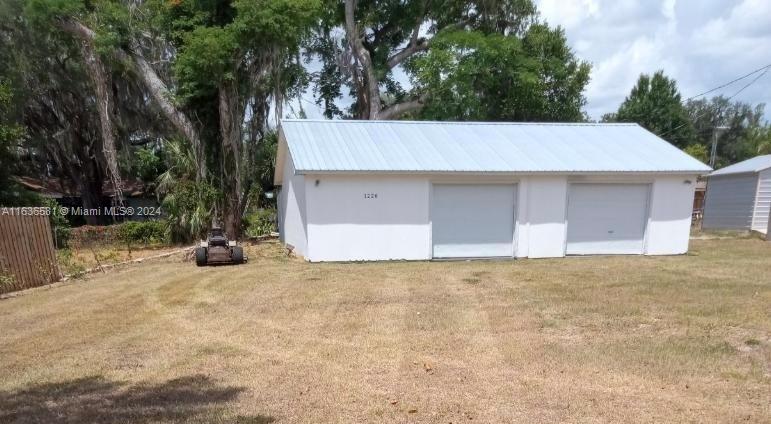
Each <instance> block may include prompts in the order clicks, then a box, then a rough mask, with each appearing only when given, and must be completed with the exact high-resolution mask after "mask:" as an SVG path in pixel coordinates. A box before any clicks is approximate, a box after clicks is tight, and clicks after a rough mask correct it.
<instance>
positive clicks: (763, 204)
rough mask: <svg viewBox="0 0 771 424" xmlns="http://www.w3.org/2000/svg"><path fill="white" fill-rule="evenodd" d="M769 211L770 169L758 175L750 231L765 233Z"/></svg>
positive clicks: (770, 194)
mask: <svg viewBox="0 0 771 424" xmlns="http://www.w3.org/2000/svg"><path fill="white" fill-rule="evenodd" d="M770 209H771V168H769V169H766V170H764V171H761V172H760V173H759V174H758V191H757V194H756V195H755V211H754V213H753V217H752V229H753V230H755V231H760V232H762V233H765V232H766V230H767V228H768V213H769V210H770Z"/></svg>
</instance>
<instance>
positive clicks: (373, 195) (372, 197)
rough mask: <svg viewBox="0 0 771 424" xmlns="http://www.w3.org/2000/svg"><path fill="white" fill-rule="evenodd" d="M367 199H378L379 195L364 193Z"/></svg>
mask: <svg viewBox="0 0 771 424" xmlns="http://www.w3.org/2000/svg"><path fill="white" fill-rule="evenodd" d="M364 198H365V199H377V193H364Z"/></svg>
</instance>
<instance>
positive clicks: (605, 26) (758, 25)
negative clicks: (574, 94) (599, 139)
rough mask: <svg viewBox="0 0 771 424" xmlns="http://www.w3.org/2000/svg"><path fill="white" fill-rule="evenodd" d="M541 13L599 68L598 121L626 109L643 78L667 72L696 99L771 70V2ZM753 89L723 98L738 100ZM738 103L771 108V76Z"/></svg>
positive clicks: (693, 2) (623, 5) (717, 0)
mask: <svg viewBox="0 0 771 424" xmlns="http://www.w3.org/2000/svg"><path fill="white" fill-rule="evenodd" d="M588 3H591V5H589V4H588ZM538 6H539V9H540V11H541V15H542V17H543V18H544V19H545V20H547V21H548V22H549V23H550V24H552V25H562V26H563V27H564V28H565V30H566V32H567V37H568V42H569V43H570V44H571V46H572V47H573V49H574V50H575V51H576V54H577V55H579V57H581V58H582V59H584V60H588V61H589V62H591V63H592V65H593V68H592V73H591V78H592V80H591V82H590V83H589V85H588V86H587V90H586V95H587V100H588V105H587V112H588V113H589V115H590V116H591V117H592V118H595V119H598V118H599V117H600V116H601V115H602V114H603V113H607V112H613V111H615V110H616V109H617V108H618V105H619V104H620V103H621V102H622V101H623V99H624V97H625V96H626V95H628V94H629V91H630V90H631V88H632V86H633V84H634V83H635V82H636V80H637V78H638V77H639V75H640V73H652V72H655V71H656V70H658V69H663V70H664V72H665V73H666V74H667V75H668V76H670V77H673V78H675V79H676V80H677V81H678V84H679V88H680V91H681V93H682V94H683V96H684V97H689V96H692V95H694V94H697V93H700V92H702V91H706V90H708V89H710V88H712V87H716V86H718V85H721V84H723V83H725V82H728V81H730V80H732V79H734V78H736V77H738V76H740V75H743V74H746V73H747V72H749V71H751V70H753V69H756V68H759V67H760V66H763V65H766V64H768V63H771V54H770V53H769V52H771V1H769V0H733V1H725V0H661V1H658V2H654V1H644V2H643V1H633V0H594V1H591V2H588V1H584V0H576V1H564V0H563V1H558V0H540V1H539V2H538ZM746 82H749V79H748V80H746V81H742V83H738V84H735V85H732V86H730V87H727V88H726V89H724V90H723V91H721V92H720V93H715V94H724V95H731V94H733V93H735V92H736V91H737V90H738V89H739V88H741V86H742V85H743V84H744V83H746ZM737 99H739V100H742V101H747V102H751V103H765V102H769V101H771V72H769V74H768V75H767V76H765V77H764V78H762V79H761V80H758V82H757V83H756V84H755V85H754V86H753V89H751V90H749V89H748V90H746V91H745V92H743V93H742V94H741V95H740V96H738V97H737Z"/></svg>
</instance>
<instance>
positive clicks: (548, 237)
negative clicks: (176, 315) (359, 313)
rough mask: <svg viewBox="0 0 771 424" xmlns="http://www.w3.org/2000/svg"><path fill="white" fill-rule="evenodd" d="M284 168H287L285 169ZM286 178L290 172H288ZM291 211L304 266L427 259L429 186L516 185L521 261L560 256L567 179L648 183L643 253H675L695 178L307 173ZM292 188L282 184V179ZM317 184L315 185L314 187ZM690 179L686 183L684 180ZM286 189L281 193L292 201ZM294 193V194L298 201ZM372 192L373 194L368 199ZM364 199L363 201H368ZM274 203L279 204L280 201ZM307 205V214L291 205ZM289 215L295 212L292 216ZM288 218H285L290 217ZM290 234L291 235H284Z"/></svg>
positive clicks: (682, 242) (683, 239) (682, 247)
mask: <svg viewBox="0 0 771 424" xmlns="http://www.w3.org/2000/svg"><path fill="white" fill-rule="evenodd" d="M287 168H289V167H287ZM290 172H292V173H293V171H290ZM298 179H299V181H302V182H303V186H304V188H303V189H302V190H294V192H295V193H296V194H295V195H294V199H301V198H302V199H305V201H306V202H307V206H305V204H304V203H303V202H302V201H297V200H296V201H295V203H296V205H297V206H293V205H292V202H288V203H289V205H288V206H287V209H286V213H283V212H280V213H282V214H285V215H286V217H285V218H284V219H283V220H282V221H284V222H286V223H285V224H284V226H283V228H284V229H285V230H286V231H287V234H286V236H285V239H286V241H287V242H288V243H291V244H294V245H295V246H296V247H297V248H298V249H299V246H300V245H299V244H298V242H294V243H293V242H292V241H291V239H295V240H297V239H298V238H299V239H301V240H304V238H303V237H304V236H305V233H303V232H302V231H299V230H297V228H306V227H304V224H305V225H307V240H308V243H307V249H305V250H303V252H302V253H303V254H304V256H305V257H306V258H307V259H308V260H310V261H314V262H315V261H350V260H389V259H407V260H426V259H431V255H432V254H431V251H432V244H431V218H430V205H431V192H432V190H431V187H432V183H435V182H436V183H439V182H442V183H464V182H465V183H469V182H474V183H480V182H482V183H484V182H490V183H502V182H509V183H515V184H517V192H518V202H517V209H518V210H517V214H516V216H517V222H516V224H515V227H516V228H515V236H514V245H515V246H514V248H515V256H516V257H521V258H526V257H527V258H546V257H561V256H564V255H565V240H566V233H567V231H566V229H567V227H566V210H567V207H566V206H567V197H568V190H569V185H570V182H574V181H575V182H608V183H610V182H623V183H641V184H650V185H651V198H650V199H649V211H648V212H647V215H648V223H647V226H646V236H645V246H646V247H645V253H646V254H650V255H668V254H682V253H685V252H686V251H687V250H688V239H689V235H690V222H691V207H692V203H693V194H694V189H695V181H696V176H695V175H690V176H682V175H681V176H672V175H665V176H655V177H654V176H633V175H630V176H623V175H622V176H565V175H562V176H517V177H492V176H451V175H447V176H427V175H414V176H396V175H354V174H351V175H340V174H337V175H330V174H324V175H306V176H305V178H304V181H303V180H302V176H294V177H293V178H290V177H289V176H288V175H286V174H285V177H284V184H285V188H287V185H289V186H290V188H291V187H293V186H294V183H297V182H298ZM290 180H291V182H292V184H287V181H290ZM316 180H318V181H319V182H318V185H317V184H316ZM686 181H689V182H690V183H686ZM292 192H293V191H291V190H290V191H287V194H288V196H287V198H288V199H290V200H291V199H292V198H293V197H292V196H291V195H289V194H291V193H292ZM298 193H299V194H300V195H299V196H298ZM374 194H376V195H377V197H376V198H375V197H372V196H371V195H374ZM368 195H369V196H368ZM280 200H281V199H280ZM293 207H295V208H296V209H302V208H304V207H307V212H308V213H307V216H305V217H304V216H303V215H302V214H300V213H297V212H293V211H292V208H293ZM292 214H294V215H292ZM290 218H291V219H290ZM290 233H292V234H290Z"/></svg>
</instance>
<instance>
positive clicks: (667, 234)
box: [645, 175, 696, 255]
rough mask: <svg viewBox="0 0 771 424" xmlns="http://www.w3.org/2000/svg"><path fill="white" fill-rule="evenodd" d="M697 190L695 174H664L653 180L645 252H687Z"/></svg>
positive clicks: (669, 253) (665, 253)
mask: <svg viewBox="0 0 771 424" xmlns="http://www.w3.org/2000/svg"><path fill="white" fill-rule="evenodd" d="M689 182H690V183H689ZM695 190H696V176H695V175H693V176H690V177H683V176H661V177H657V178H656V179H655V180H654V181H653V188H652V190H651V199H650V216H649V218H648V232H647V234H646V243H645V244H646V247H645V254H647V255H680V254H684V253H686V252H688V241H689V240H690V235H691V214H692V212H693V210H692V207H693V197H694V194H695Z"/></svg>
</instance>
